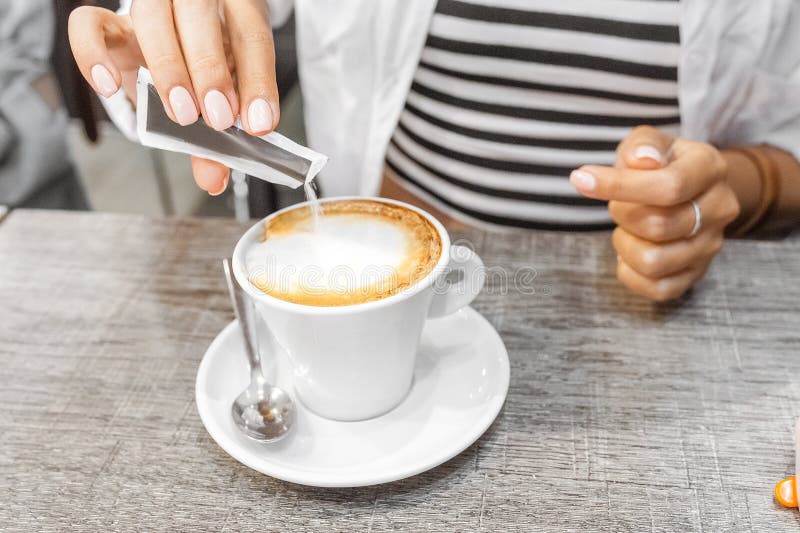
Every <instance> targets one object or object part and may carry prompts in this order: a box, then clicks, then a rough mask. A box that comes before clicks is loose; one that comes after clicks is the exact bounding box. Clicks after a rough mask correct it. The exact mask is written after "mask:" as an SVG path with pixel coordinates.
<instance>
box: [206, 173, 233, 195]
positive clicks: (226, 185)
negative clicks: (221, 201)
mask: <svg viewBox="0 0 800 533" xmlns="http://www.w3.org/2000/svg"><path fill="white" fill-rule="evenodd" d="M229 179H230V177H229V176H226V177H225V179H224V180H222V186H221V187H220V188H219V190H218V191H215V192H211V191H208V194H210V195H211V196H219V195H220V194H222V193H224V192H225V189H227V188H228V180H229Z"/></svg>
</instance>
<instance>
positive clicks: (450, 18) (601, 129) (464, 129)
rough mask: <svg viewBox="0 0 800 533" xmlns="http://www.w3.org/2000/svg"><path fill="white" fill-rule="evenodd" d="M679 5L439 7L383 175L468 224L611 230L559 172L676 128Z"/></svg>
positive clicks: (583, 0) (603, 161)
mask: <svg viewBox="0 0 800 533" xmlns="http://www.w3.org/2000/svg"><path fill="white" fill-rule="evenodd" d="M679 7H680V6H679V3H678V0H558V1H553V0H464V1H458V0H439V2H438V4H437V7H436V11H435V13H434V15H433V19H432V21H431V25H430V29H429V33H428V38H427V41H426V43H425V47H424V49H423V52H422V56H421V58H420V62H419V66H418V67H417V71H416V74H415V76H414V80H413V83H412V86H411V90H410V92H409V94H408V97H407V100H406V104H405V109H404V110H403V112H402V114H401V116H400V120H399V123H398V125H397V128H396V130H395V133H394V134H393V136H392V139H391V142H390V144H389V146H388V147H387V153H386V163H387V166H388V167H389V169H391V171H392V172H393V174H394V175H395V176H396V177H397V180H398V181H399V183H400V185H402V186H403V187H405V188H406V189H408V190H410V191H411V192H413V193H415V194H417V195H419V196H420V197H421V198H422V199H424V200H427V201H428V202H430V203H431V204H433V205H434V206H435V207H438V208H440V209H442V211H444V212H445V213H446V214H448V215H450V216H452V217H454V218H456V219H460V220H463V221H466V222H468V223H470V224H473V225H477V226H486V225H489V226H498V225H500V226H513V227H522V228H539V229H558V230H592V229H607V228H610V227H612V222H611V218H610V217H609V215H608V209H607V208H606V206H605V203H604V202H601V201H598V200H592V199H588V198H584V197H582V196H580V195H579V194H578V193H577V192H576V191H575V190H574V188H573V187H572V186H571V184H570V183H569V174H570V172H571V171H572V170H573V169H575V168H577V167H579V166H581V165H584V164H597V165H613V164H614V160H615V149H616V146H617V144H618V143H619V141H621V140H622V139H623V137H625V135H626V134H627V133H628V132H629V131H630V129H631V128H632V127H634V126H637V125H640V124H650V125H654V126H658V127H660V128H661V129H663V130H665V131H666V132H668V133H670V134H675V135H676V134H677V133H678V130H679V127H680V113H679V110H678V68H677V67H678V59H679V55H680V38H679V31H678V22H679Z"/></svg>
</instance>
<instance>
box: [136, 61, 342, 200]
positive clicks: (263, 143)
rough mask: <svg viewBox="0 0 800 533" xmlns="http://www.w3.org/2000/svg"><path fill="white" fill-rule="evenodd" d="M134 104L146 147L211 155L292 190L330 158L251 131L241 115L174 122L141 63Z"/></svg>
mask: <svg viewBox="0 0 800 533" xmlns="http://www.w3.org/2000/svg"><path fill="white" fill-rule="evenodd" d="M136 106H137V107H136V122H137V125H136V127H137V133H138V135H139V140H140V142H141V143H142V144H143V145H145V146H150V147H152V148H160V149H161V150H169V151H171V152H181V153H184V154H189V155H194V156H198V157H202V158H205V159H211V160H213V161H217V162H219V163H222V164H223V165H225V166H227V167H229V168H232V169H234V170H239V171H242V172H244V173H245V174H248V175H250V176H253V177H256V178H260V179H263V180H266V181H269V182H272V183H276V184H279V185H286V186H288V187H291V188H293V189H296V188H297V187H300V186H301V185H305V184H307V183H311V181H312V180H313V179H314V177H315V176H316V175H317V174H318V173H319V171H320V170H322V167H324V166H325V164H326V163H327V162H328V158H327V157H326V156H324V155H322V154H320V153H317V152H315V151H314V150H311V149H310V148H307V147H305V146H302V145H300V144H297V143H296V142H294V141H292V140H290V139H288V138H286V137H284V136H283V135H281V134H280V133H277V132H272V133H268V134H266V135H262V136H260V137H256V136H253V135H250V134H249V133H247V132H246V131H245V130H244V129H243V128H242V124H241V121H240V120H239V119H237V120H236V124H234V125H233V126H231V127H230V128H228V129H227V130H224V131H217V130H215V129H213V128H210V127H208V126H207V125H206V124H205V122H204V121H203V120H202V119H198V120H197V122H195V123H194V124H190V125H188V126H181V125H179V124H176V123H175V122H173V121H172V120H171V119H170V118H169V116H168V115H167V113H166V111H165V110H164V106H163V104H162V102H161V98H160V97H159V95H158V91H156V88H155V85H154V84H153V78H152V77H151V75H150V72H149V71H148V70H147V69H145V68H140V69H139V74H138V78H137V80H136Z"/></svg>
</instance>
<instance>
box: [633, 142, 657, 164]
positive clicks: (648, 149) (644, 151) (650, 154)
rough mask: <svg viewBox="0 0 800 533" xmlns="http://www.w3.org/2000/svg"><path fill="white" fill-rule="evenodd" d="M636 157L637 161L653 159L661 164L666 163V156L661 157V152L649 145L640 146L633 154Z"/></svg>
mask: <svg viewBox="0 0 800 533" xmlns="http://www.w3.org/2000/svg"><path fill="white" fill-rule="evenodd" d="M633 155H634V156H636V159H645V158H647V159H653V160H654V161H657V162H659V163H663V162H664V156H663V155H661V152H659V151H658V148H656V147H655V146H650V145H649V144H643V145H642V146H639V147H638V148H637V149H636V151H635V152H634V153H633Z"/></svg>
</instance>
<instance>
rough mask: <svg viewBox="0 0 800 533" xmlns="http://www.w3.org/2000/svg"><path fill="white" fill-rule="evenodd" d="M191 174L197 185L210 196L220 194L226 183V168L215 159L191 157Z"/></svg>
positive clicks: (227, 172)
mask: <svg viewBox="0 0 800 533" xmlns="http://www.w3.org/2000/svg"><path fill="white" fill-rule="evenodd" d="M192 174H193V175H194V181H195V183H197V186H198V187H200V188H201V189H203V190H204V191H206V192H207V193H209V194H211V195H212V196H217V195H220V194H222V192H223V191H224V190H225V188H226V187H227V185H228V176H229V171H228V168H227V167H226V166H225V165H222V164H220V163H217V162H215V161H209V160H207V159H198V158H192Z"/></svg>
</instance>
